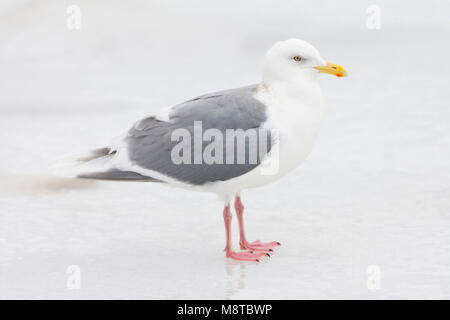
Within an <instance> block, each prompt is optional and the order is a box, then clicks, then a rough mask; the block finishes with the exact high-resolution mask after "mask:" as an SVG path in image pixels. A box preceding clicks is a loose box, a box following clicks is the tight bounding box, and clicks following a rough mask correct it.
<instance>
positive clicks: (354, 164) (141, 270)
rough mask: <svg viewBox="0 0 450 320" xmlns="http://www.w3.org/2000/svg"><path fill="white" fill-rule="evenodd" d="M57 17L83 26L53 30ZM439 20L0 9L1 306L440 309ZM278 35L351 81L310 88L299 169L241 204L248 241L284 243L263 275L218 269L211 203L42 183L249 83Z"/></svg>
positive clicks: (136, 187) (445, 219)
mask: <svg viewBox="0 0 450 320" xmlns="http://www.w3.org/2000/svg"><path fill="white" fill-rule="evenodd" d="M72 4H75V5H78V6H79V7H80V9H81V29H80V30H68V29H67V27H66V19H67V17H68V14H67V13H66V9H67V7H68V6H69V5H72ZM374 4H375V5H377V6H378V8H379V9H380V13H381V28H380V29H379V30H370V29H368V28H367V26H366V19H367V17H368V14H367V13H366V9H367V8H368V7H369V5H374ZM449 10H450V4H449V3H447V2H443V1H437V0H436V1H427V2H426V3H424V2H422V1H409V2H408V3H404V2H402V3H401V2H400V1H398V2H395V3H394V2H393V1H387V0H382V1H377V3H373V2H372V1H370V2H369V1H356V0H355V1H348V2H345V3H342V2H336V1H331V0H330V1H325V2H319V1H310V3H304V2H303V1H283V2H280V1H269V0H265V1H261V0H258V1H200V0H195V1H166V0H164V1H163V0H158V1H151V2H150V1H148V2H147V1H138V0H134V1H110V0H108V1H106V0H103V1H95V2H93V1H88V0H73V1H58V3H56V1H31V0H29V1H27V0H21V1H17V0H14V1H12V0H8V1H7V0H3V1H2V3H1V4H0V39H1V41H0V88H1V89H0V90H1V91H0V159H1V166H0V298H63V299H72V298H74V299H78V298H145V299H151V298H152V299H163V298H174V299H181V298H207V299H213V298H227V299H228V298H229V299H240V298H274V299H294V298H307V299H310V298H362V299H367V298H375V299H378V298H447V299H448V298H450V184H449V182H450V126H449V123H450V103H449V97H448V89H449V76H448V75H449V74H450V64H449V63H448V57H449V53H450V52H449V51H450V50H449V49H450V47H449V45H450V44H449V42H448V37H449V31H450V21H449V20H448V11H449ZM290 37H298V38H303V39H305V40H308V41H310V42H312V43H313V44H314V45H315V46H316V47H317V48H318V49H319V50H320V51H321V53H322V55H323V56H324V57H325V58H326V59H327V60H329V61H332V62H336V63H339V64H342V65H343V66H345V67H346V68H347V70H348V72H349V77H348V78H344V79H337V78H334V77H329V76H323V77H322V78H323V79H322V84H323V90H324V93H325V96H326V99H327V104H328V108H329V110H328V115H327V119H326V122H325V125H324V127H323V131H322V133H321V136H320V138H319V140H318V141H317V144H316V148H315V150H314V151H313V153H312V154H311V155H310V157H309V158H308V160H307V161H306V162H305V163H304V164H303V165H302V166H301V167H300V168H299V169H297V170H296V171H295V172H293V173H292V174H291V175H289V176H287V177H286V178H284V179H283V180H280V181H278V182H276V183H274V184H272V185H269V186H266V187H263V188H260V189H253V190H248V191H247V192H245V193H244V194H243V200H244V204H245V205H246V208H247V211H246V225H247V229H248V234H249V236H250V237H251V238H252V239H256V238H258V239H262V240H278V241H280V242H281V243H282V244H283V245H282V247H281V249H280V250H279V251H278V252H277V253H276V254H275V255H274V256H273V257H272V258H271V259H270V261H267V262H262V263H259V264H253V263H238V262H233V261H227V260H226V259H225V257H224V254H223V251H222V250H223V247H224V228H223V221H222V215H221V210H222V203H220V202H218V201H217V200H216V197H215V196H213V195H209V194H202V193H189V192H187V191H183V190H177V189H168V188H166V187H163V186H161V185H159V184H150V183H149V184H147V183H111V182H90V181H79V180H70V179H62V178H58V177H54V176H52V175H51V174H50V170H49V169H48V166H49V165H50V164H51V163H52V162H53V161H54V159H55V158H57V157H59V156H60V155H62V154H66V153H71V152H77V151H84V150H86V149H89V148H91V147H97V146H102V145H104V144H105V143H108V142H109V141H110V140H111V139H112V138H114V137H115V136H117V135H120V134H121V133H122V132H123V131H124V130H126V129H127V128H128V127H129V126H130V125H131V124H132V123H133V122H134V121H135V120H137V119H139V118H141V117H143V116H145V115H149V114H152V113H154V112H156V111H157V110H159V109H160V108H161V107H165V106H167V105H170V104H174V103H177V102H180V101H183V100H185V99H188V98H191V97H193V96H196V95H198V94H202V93H206V92H210V91H214V90H219V89H224V88H232V87H238V86H241V85H246V84H249V83H254V82H256V81H258V80H259V78H260V75H261V74H260V73H261V68H262V58H263V55H264V53H265V51H266V50H267V49H268V48H269V47H270V46H271V45H272V44H273V43H274V42H275V41H277V40H282V39H286V38H290ZM233 223H234V227H235V230H236V229H237V224H236V219H234V221H233ZM234 235H235V236H237V232H234ZM69 266H77V267H76V268H79V271H80V275H81V287H80V288H79V289H70V288H73V287H72V286H70V285H69V287H68V286H67V281H68V280H70V279H73V278H72V277H73V276H74V274H70V270H71V269H70V268H69ZM68 268H69V274H68V273H67V270H68ZM378 276H379V278H377V277H378ZM377 279H379V280H380V282H379V283H380V286H377V282H376V280H377Z"/></svg>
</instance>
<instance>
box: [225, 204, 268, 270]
mask: <svg viewBox="0 0 450 320" xmlns="http://www.w3.org/2000/svg"><path fill="white" fill-rule="evenodd" d="M231 217H232V216H231V211H230V204H227V205H226V206H225V207H224V208H223V220H224V222H225V233H226V234H225V235H226V240H227V244H226V246H225V253H226V256H227V258H231V259H235V260H242V261H259V260H260V259H261V258H262V257H264V256H265V255H267V254H266V253H265V252H257V253H253V252H234V251H233V249H232V245H231Z"/></svg>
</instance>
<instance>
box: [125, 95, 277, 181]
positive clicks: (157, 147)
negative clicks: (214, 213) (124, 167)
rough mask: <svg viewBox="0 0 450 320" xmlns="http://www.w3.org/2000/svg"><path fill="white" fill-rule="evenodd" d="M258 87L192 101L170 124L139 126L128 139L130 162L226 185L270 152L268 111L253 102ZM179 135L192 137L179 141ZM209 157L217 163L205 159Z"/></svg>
mask: <svg viewBox="0 0 450 320" xmlns="http://www.w3.org/2000/svg"><path fill="white" fill-rule="evenodd" d="M255 88H256V87H255V86H249V87H243V88H238V89H233V90H228V91H223V92H217V93H213V94H209V95H204V96H200V97H198V98H195V99H192V100H189V101H187V102H185V103H182V104H180V105H177V106H175V107H174V108H173V110H172V112H171V113H170V118H169V121H161V120H158V119H157V118H155V117H149V118H146V119H143V120H141V121H139V122H137V123H136V124H135V125H134V126H133V128H131V129H130V131H129V132H128V135H127V137H126V144H127V149H128V156H129V159H130V161H131V162H132V163H133V164H134V165H137V166H139V167H141V168H145V169H149V170H153V171H156V172H158V173H160V174H163V175H165V176H168V177H170V178H173V179H175V180H178V181H182V182H185V183H189V184H193V185H202V184H205V183H208V182H215V181H225V180H229V179H232V178H235V177H237V176H240V175H243V174H245V173H247V172H249V171H250V170H252V169H254V168H255V167H257V166H258V165H259V164H260V163H261V160H262V159H263V157H264V155H265V154H266V153H267V152H269V151H270V147H271V137H270V132H269V130H267V129H266V128H264V127H263V124H264V123H265V122H266V120H267V115H266V106H265V105H264V104H263V103H262V102H260V101H259V100H257V99H255V98H254V90H255ZM200 121H201V133H200V134H199V131H198V129H199V124H200ZM209 129H215V130H213V131H211V130H210V131H209V132H210V133H214V134H212V135H211V136H210V140H205V141H204V140H203V139H201V138H202V137H203V134H204V133H205V132H208V131H207V130H209ZM249 129H250V130H249ZM177 130H178V132H180V130H181V131H182V132H183V133H184V134H187V135H182V136H183V139H181V138H180V139H177V138H176V137H175V138H174V137H173V134H174V133H175V132H177ZM186 137H189V138H186ZM199 138H200V140H199ZM180 143H183V145H182V148H180ZM212 143H214V145H212ZM177 145H178V148H177V150H179V151H180V153H179V154H175V155H177V156H180V155H181V157H182V159H183V161H182V162H181V163H180V161H174V160H175V159H174V153H173V151H174V150H175V149H174V148H176V147H177ZM199 145H201V148H199ZM208 145H209V148H208ZM207 150H208V151H209V152H210V153H206V151H207ZM220 151H222V154H220V153H221V152H220ZM199 152H200V158H199V157H198V156H199ZM243 153H244V154H243ZM208 155H209V156H212V157H213V161H211V159H210V160H209V161H208V159H206V157H205V156H208ZM199 159H200V162H199Z"/></svg>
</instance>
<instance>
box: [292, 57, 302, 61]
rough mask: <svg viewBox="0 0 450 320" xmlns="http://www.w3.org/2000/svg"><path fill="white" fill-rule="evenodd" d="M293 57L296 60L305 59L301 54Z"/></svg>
mask: <svg viewBox="0 0 450 320" xmlns="http://www.w3.org/2000/svg"><path fill="white" fill-rule="evenodd" d="M292 59H294V61H302V60H303V58H302V57H300V56H295V57H293V58H292Z"/></svg>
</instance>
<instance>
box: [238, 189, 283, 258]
mask: <svg viewBox="0 0 450 320" xmlns="http://www.w3.org/2000/svg"><path fill="white" fill-rule="evenodd" d="M234 208H235V209H236V215H237V217H238V222H239V236H240V241H239V245H240V247H241V249H248V250H254V251H273V249H274V248H275V247H276V246H279V245H280V243H279V242H277V241H272V242H261V241H259V240H256V241H254V242H248V241H247V238H246V237H245V231H244V205H243V204H242V202H241V198H240V197H239V196H236V198H235V200H234Z"/></svg>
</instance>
